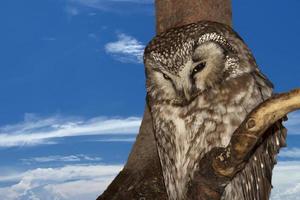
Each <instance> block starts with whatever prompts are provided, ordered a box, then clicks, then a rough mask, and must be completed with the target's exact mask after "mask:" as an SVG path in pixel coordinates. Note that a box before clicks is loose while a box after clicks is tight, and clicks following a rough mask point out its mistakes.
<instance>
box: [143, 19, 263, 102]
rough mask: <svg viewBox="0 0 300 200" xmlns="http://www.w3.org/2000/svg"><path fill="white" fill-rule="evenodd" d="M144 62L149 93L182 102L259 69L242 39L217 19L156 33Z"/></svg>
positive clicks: (165, 99) (163, 100) (169, 100)
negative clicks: (216, 20)
mask: <svg viewBox="0 0 300 200" xmlns="http://www.w3.org/2000/svg"><path fill="white" fill-rule="evenodd" d="M144 62H145V66H146V78H147V93H148V97H149V98H150V99H152V100H154V101H155V102H160V103H161V102H166V103H171V104H175V105H179V106H180V105H181V106H183V105H187V104H189V103H190V102H191V101H193V99H195V97H197V96H198V95H201V94H203V92H205V91H209V90H211V89H214V88H217V87H219V86H221V85H222V84H223V83H224V82H225V81H230V80H232V79H234V78H236V77H239V76H242V75H243V74H245V73H250V72H251V71H253V70H257V67H256V63H255V60H254V58H253V56H252V54H251V52H250V51H249V49H248V48H247V46H246V45H245V43H244V42H243V40H242V39H241V38H240V37H239V36H238V35H237V34H236V33H235V32H234V31H233V30H232V29H231V28H230V27H228V26H226V25H223V24H219V23H215V22H199V23H196V24H190V25H186V26H183V27H179V28H175V29H171V30H169V31H167V32H165V33H163V34H161V35H159V36H157V37H155V38H154V39H153V40H152V41H151V42H150V43H149V44H148V46H147V47H146V49H145V55H144Z"/></svg>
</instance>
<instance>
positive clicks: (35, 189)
mask: <svg viewBox="0 0 300 200" xmlns="http://www.w3.org/2000/svg"><path fill="white" fill-rule="evenodd" d="M122 167H123V166H122V165H70V166H65V167H61V168H37V169H33V170H28V171H26V172H22V173H16V174H13V175H6V176H0V183H1V182H5V181H16V184H14V185H12V186H10V187H0V199H5V200H16V199H18V200H19V199H20V200H23V199H24V200H25V199H26V200H29V199H36V200H71V199H72V200H82V199H85V200H92V199H93V200H94V199H96V197H97V196H98V195H99V194H101V193H102V192H103V191H104V190H105V189H106V187H107V185H108V184H109V183H110V182H111V181H112V179H113V178H114V177H115V176H116V174H117V173H118V172H119V171H120V170H121V169H122Z"/></svg>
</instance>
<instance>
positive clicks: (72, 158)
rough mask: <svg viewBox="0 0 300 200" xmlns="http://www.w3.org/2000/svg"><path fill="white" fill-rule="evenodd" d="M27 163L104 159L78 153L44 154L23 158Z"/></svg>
mask: <svg viewBox="0 0 300 200" xmlns="http://www.w3.org/2000/svg"><path fill="white" fill-rule="evenodd" d="M21 160H22V161H23V162H25V163H28V164H30V163H32V162H41V163H44V162H83V161H100V160H102V159H101V158H100V157H91V156H88V155H84V154H77V155H69V156H61V155H52V156H43V157H34V158H27V159H21Z"/></svg>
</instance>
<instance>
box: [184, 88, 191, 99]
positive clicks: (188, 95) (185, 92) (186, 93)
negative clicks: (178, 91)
mask: <svg viewBox="0 0 300 200" xmlns="http://www.w3.org/2000/svg"><path fill="white" fill-rule="evenodd" d="M183 94H184V97H185V99H186V101H187V102H189V101H190V100H191V95H190V90H189V89H188V88H186V87H184V88H183Z"/></svg>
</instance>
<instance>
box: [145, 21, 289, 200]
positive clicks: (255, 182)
mask: <svg viewBox="0 0 300 200" xmlns="http://www.w3.org/2000/svg"><path fill="white" fill-rule="evenodd" d="M144 63H145V69H146V87H147V99H148V105H149V108H150V111H151V115H152V119H153V126H154V133H155V139H156V144H157V149H158V154H159V159H160V163H161V167H162V171H163V178H164V184H165V187H166V190H167V193H168V197H169V199H170V200H184V199H185V198H186V195H187V190H188V185H189V183H190V181H191V180H192V179H193V177H194V174H195V172H196V171H197V169H198V167H199V165H200V164H201V163H199V160H200V159H201V158H202V157H203V156H204V154H205V153H207V152H208V151H210V150H211V149H212V148H214V147H225V146H227V145H228V144H229V142H230V139H231V136H232V134H233V132H234V131H235V130H236V129H237V127H239V125H240V124H241V123H242V121H243V120H244V119H245V117H246V116H247V114H248V113H249V112H250V111H251V110H253V109H254V108H255V107H256V106H257V105H258V104H260V103H261V102H263V101H264V100H266V99H267V98H269V97H270V96H272V94H273V92H272V90H273V85H272V83H271V82H270V81H269V80H268V79H267V78H266V77H265V75H264V74H263V73H261V72H260V70H259V68H258V66H257V64H256V61H255V59H254V57H253V55H252V53H251V51H250V50H249V48H248V47H247V45H246V44H245V43H244V41H243V40H242V39H241V38H240V37H239V35H238V34H237V33H236V32H234V31H233V30H232V29H231V27H229V26H227V25H224V24H220V23H216V22H208V21H201V22H198V23H193V24H189V25H185V26H182V27H178V28H174V29H170V30H168V31H166V32H164V33H162V34H160V35H158V36H156V37H155V38H154V39H153V40H152V41H151V42H150V43H149V44H148V45H147V47H146V49H145V53H144ZM284 144H285V132H284V128H283V127H282V126H281V125H279V126H278V127H277V128H274V130H272V134H270V135H268V136H267V137H266V138H264V139H263V140H262V141H261V145H259V146H258V147H257V148H256V149H255V152H254V153H253V156H251V158H250V159H249V161H248V162H247V164H246V166H245V168H244V169H243V170H242V171H240V172H239V173H238V174H237V175H236V176H235V178H233V179H232V180H231V182H230V183H229V184H228V185H227V186H226V188H225V191H224V193H223V194H222V199H223V200H255V199H256V200H267V199H269V195H270V190H271V187H272V185H271V176H272V169H273V166H274V165H275V163H276V155H277V153H278V151H279V149H280V147H281V146H283V145H284Z"/></svg>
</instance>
